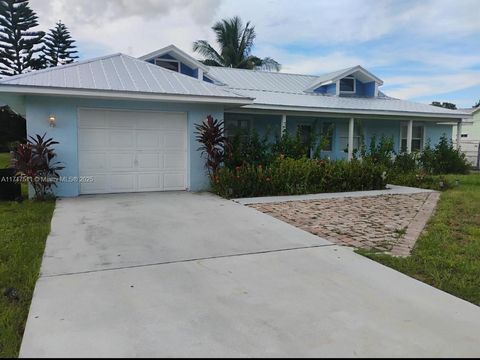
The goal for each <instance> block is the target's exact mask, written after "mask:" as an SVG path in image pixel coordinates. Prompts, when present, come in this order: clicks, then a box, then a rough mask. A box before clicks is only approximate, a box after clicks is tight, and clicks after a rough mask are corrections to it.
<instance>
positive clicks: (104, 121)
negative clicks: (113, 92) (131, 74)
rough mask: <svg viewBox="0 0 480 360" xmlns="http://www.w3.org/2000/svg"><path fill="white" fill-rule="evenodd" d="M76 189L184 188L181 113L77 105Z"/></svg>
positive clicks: (184, 139) (184, 126)
mask: <svg viewBox="0 0 480 360" xmlns="http://www.w3.org/2000/svg"><path fill="white" fill-rule="evenodd" d="M78 154H79V164H80V165H79V170H80V177H81V184H80V193H82V194H99V193H120V192H143V191H166V190H185V189H186V162H187V120H186V114H183V113H163V112H147V111H116V110H115V111H113V110H97V109H95V110H94V109H81V110H79V116H78Z"/></svg>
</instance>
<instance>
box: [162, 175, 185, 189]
mask: <svg viewBox="0 0 480 360" xmlns="http://www.w3.org/2000/svg"><path fill="white" fill-rule="evenodd" d="M163 181H164V187H165V190H182V189H185V176H184V174H182V173H168V174H165V175H164V178H163Z"/></svg>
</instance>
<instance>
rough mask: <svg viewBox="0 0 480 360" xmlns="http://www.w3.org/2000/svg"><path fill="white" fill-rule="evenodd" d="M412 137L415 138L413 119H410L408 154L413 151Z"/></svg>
mask: <svg viewBox="0 0 480 360" xmlns="http://www.w3.org/2000/svg"><path fill="white" fill-rule="evenodd" d="M412 138H413V120H409V121H408V126H407V154H411V153H412Z"/></svg>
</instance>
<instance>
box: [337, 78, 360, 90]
mask: <svg viewBox="0 0 480 360" xmlns="http://www.w3.org/2000/svg"><path fill="white" fill-rule="evenodd" d="M356 90H357V85H356V81H355V78H354V77H353V76H347V77H345V78H343V79H341V80H340V93H343V94H354V93H355V92H356Z"/></svg>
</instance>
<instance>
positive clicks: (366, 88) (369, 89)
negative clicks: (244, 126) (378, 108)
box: [363, 81, 375, 97]
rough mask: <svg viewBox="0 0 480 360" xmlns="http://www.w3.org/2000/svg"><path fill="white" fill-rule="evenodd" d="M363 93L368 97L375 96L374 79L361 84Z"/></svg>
mask: <svg viewBox="0 0 480 360" xmlns="http://www.w3.org/2000/svg"><path fill="white" fill-rule="evenodd" d="M363 95H364V96H370V97H374V96H375V81H372V82H369V83H365V84H364V85H363Z"/></svg>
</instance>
